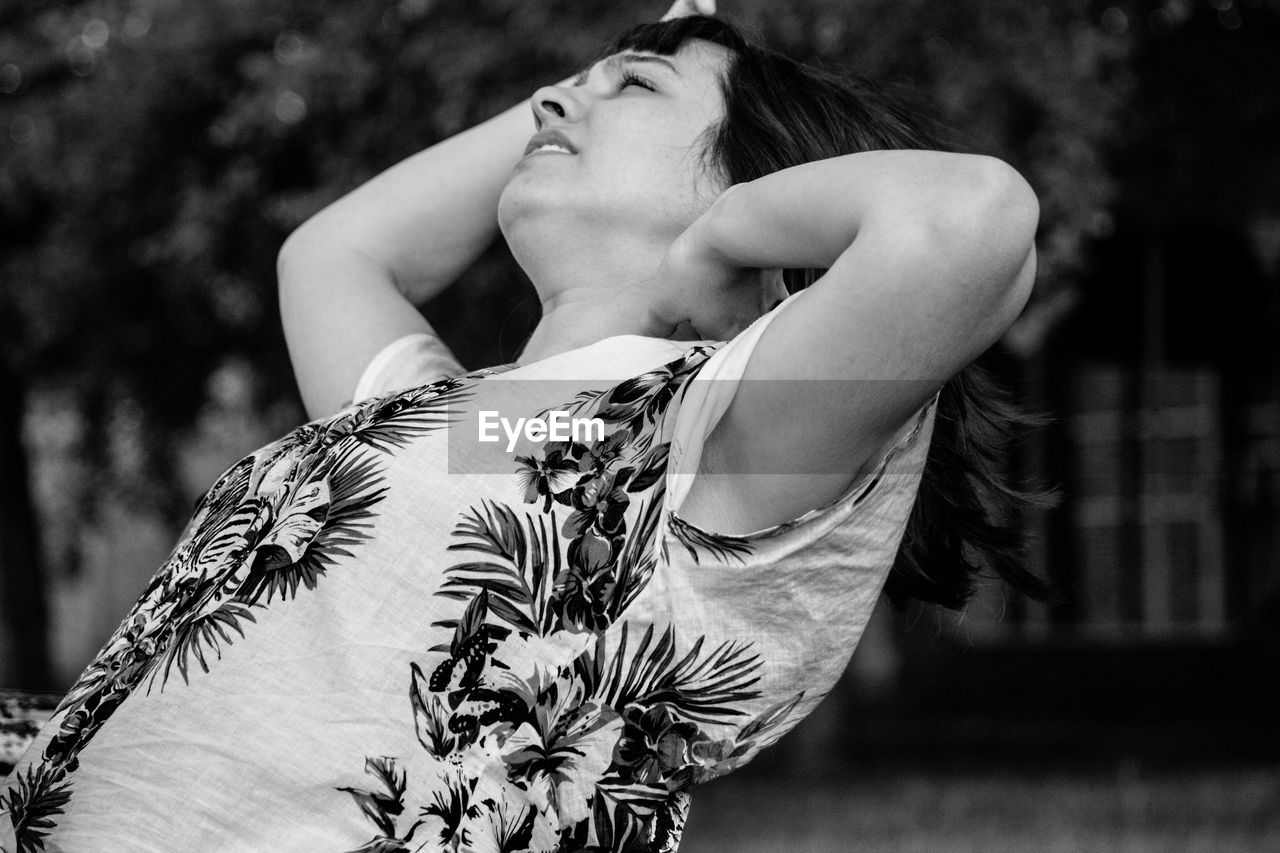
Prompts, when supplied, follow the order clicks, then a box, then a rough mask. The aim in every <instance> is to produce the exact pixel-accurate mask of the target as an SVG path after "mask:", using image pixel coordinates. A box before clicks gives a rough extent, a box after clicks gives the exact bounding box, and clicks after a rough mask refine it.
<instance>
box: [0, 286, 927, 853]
mask: <svg viewBox="0 0 1280 853" xmlns="http://www.w3.org/2000/svg"><path fill="white" fill-rule="evenodd" d="M792 298H793V299H794V298H795V297H792ZM783 308H785V303H784V306H783ZM779 310H782V309H781V308H780V309H776V310H775V311H774V312H772V313H771V314H769V315H766V316H765V317H764V318H762V319H761V320H759V321H757V322H756V323H755V324H754V325H753V326H752V327H751V328H750V329H748V330H747V331H745V332H744V333H742V334H741V335H739V336H738V337H736V338H735V339H734V340H733V341H731V342H728V343H723V344H722V343H710V344H708V343H689V342H674V341H666V340H660V339H655V338H642V337H636V336H623V337H616V338H609V339H607V340H603V341H600V342H598V343H596V344H593V345H591V346H588V347H585V348H582V349H578V350H574V351H572V352H568V353H564V354H562V355H559V356H555V357H553V358H550V359H546V360H544V361H541V362H537V363H535V364H531V365H527V366H524V367H518V368H506V369H489V370H481V371H476V372H473V373H466V374H461V375H452V376H443V377H434V376H428V377H420V378H421V379H422V380H423V381H426V379H434V381H430V382H428V383H427V384H417V385H415V386H414V387H410V388H408V389H407V390H398V391H392V392H391V393H381V394H379V395H377V396H373V397H371V398H369V399H364V400H361V401H359V402H357V403H355V404H354V405H352V406H350V407H349V408H347V409H346V410H344V411H342V412H340V413H338V414H337V415H334V416H333V417H330V418H325V419H322V420H319V421H315V422H313V423H309V424H306V425H304V426H301V427H299V428H298V429H296V430H294V431H293V432H292V433H290V434H289V435H287V436H285V437H284V438H282V439H280V440H279V441H277V442H275V443H273V444H271V445H268V446H267V447H264V448H262V449H261V450H259V451H257V452H255V453H253V454H251V455H250V456H248V457H246V458H245V459H243V460H241V461H240V462H238V463H236V464H235V465H233V466H231V468H230V469H229V470H228V471H227V472H226V473H225V474H224V475H222V477H221V478H220V479H219V480H218V481H217V483H215V484H214V486H213V488H212V489H211V490H210V491H209V492H208V494H207V495H206V496H205V497H204V498H203V499H202V500H201V501H200V503H199V505H198V506H197V509H196V513H195V516H194V518H193V519H192V520H191V522H190V524H189V525H188V527H187V529H186V531H185V532H184V534H183V535H182V537H181V539H180V540H179V542H178V544H177V546H176V548H175V549H174V551H173V553H172V555H171V556H170V558H169V559H168V561H167V562H166V563H165V564H164V565H163V566H162V567H161V569H160V570H159V572H158V573H157V574H156V575H155V577H154V579H153V580H152V581H151V583H150V585H149V586H148V587H147V588H146V590H145V591H144V592H143V593H142V595H141V597H140V598H139V600H138V602H137V604H136V605H135V606H134V608H133V610H132V611H131V612H130V613H129V614H128V615H127V616H126V617H125V619H124V621H123V623H122V624H121V625H120V627H119V628H118V629H117V631H116V632H115V634H114V635H113V636H112V637H111V639H110V640H109V641H108V642H107V644H106V645H105V646H104V647H103V649H102V651H101V652H99V654H98V655H97V657H96V658H95V659H94V660H93V662H92V663H91V664H90V665H89V666H88V668H87V669H86V670H85V671H84V673H83V675H81V677H80V679H79V681H78V682H77V683H76V684H75V686H74V687H73V688H72V690H71V691H70V693H68V694H67V696H66V697H65V698H64V699H63V700H62V703H61V705H60V706H59V708H58V710H57V711H56V712H55V714H54V715H53V717H52V718H51V719H50V721H49V722H48V724H46V725H45V726H44V727H43V728H42V729H41V731H40V732H39V734H38V735H37V736H36V738H35V740H34V742H33V744H32V746H31V747H30V749H28V751H27V752H26V753H25V755H24V756H23V757H22V759H21V760H20V761H19V763H18V765H17V767H16V768H15V770H14V772H13V773H12V774H11V775H10V776H9V777H8V778H7V779H5V780H3V781H0V848H3V849H4V850H5V851H15V850H17V851H23V853H28V851H42V850H47V851H65V853H79V852H80V851H85V853H110V851H126V850H127V851H131V853H138V851H165V853H171V851H184V853H188V852H189V851H204V850H217V851H262V850H274V851H308V852H309V853H314V852H315V851H334V853H343V852H344V851H345V852H346V853H354V851H369V852H370V853H373V851H376V852H377V853H397V851H477V853H479V851H484V853H498V851H506V853H517V851H566V853H568V851H670V850H674V849H675V848H676V846H677V844H678V842H679V837H680V832H681V828H682V825H683V823H684V818H685V815H686V813H687V809H688V804H689V800H688V792H689V790H690V789H691V788H692V787H693V786H695V785H697V784H699V783H702V782H705V781H707V780H709V779H712V778H714V777H716V776H719V775H722V774H724V773H727V772H729V771H731V770H732V769H734V768H735V767H738V766H740V765H742V764H744V763H746V762H747V761H749V760H750V759H751V758H752V757H753V756H754V755H755V754H756V753H757V752H758V751H759V750H760V749H762V748H764V747H765V746H768V745H769V744H771V743H773V742H774V741H776V740H777V739H778V738H779V737H781V736H782V735H783V734H784V733H785V732H787V731H788V730H790V729H791V728H792V727H793V726H795V724H796V723H797V722H798V721H799V720H800V719H801V718H803V717H804V716H805V715H806V714H807V713H808V712H809V711H810V710H812V709H813V707H814V706H815V705H816V704H817V702H818V701H819V700H820V699H821V698H822V697H823V695H825V694H826V692H827V691H828V690H829V689H830V688H831V687H832V686H833V684H834V683H835V681H836V679H837V678H838V676H839V675H840V673H841V671H842V670H843V668H844V666H845V664H846V662H847V661H848V659H849V656H850V654H851V653H852V651H853V648H854V646H855V645H856V643H857V640H858V638H859V636H860V635H861V632H862V629H863V627H864V625H865V624H866V621H867V619H868V617H869V615H870V613H871V610H872V607H873V605H874V604H875V601H876V599H877V597H878V595H879V592H880V589H881V586H882V584H883V582H884V580H885V576H886V574H887V573H888V571H889V568H890V566H891V565H892V562H893V558H894V555H895V553H896V551H897V547H898V543H899V540H900V538H901V536H902V533H903V529H904V527H905V524H906V520H907V516H908V513H909V511H910V508H911V505H912V502H913V500H914V497H915V491H916V487H917V485H918V481H919V476H920V471H921V468H922V467H923V463H924V457H925V453H926V451H927V448H928V443H929V436H930V433H931V430H932V423H933V402H930V403H929V404H927V405H926V406H924V407H923V408H922V409H921V410H920V412H919V413H918V414H917V415H916V416H915V417H913V418H912V419H911V420H910V421H909V422H908V423H905V424H903V426H902V429H901V430H900V431H899V433H898V435H897V436H895V438H894V439H893V440H892V441H891V442H890V443H889V446H888V447H887V448H886V450H885V452H884V453H883V457H882V458H881V459H880V461H879V465H878V466H875V467H874V468H873V469H872V470H871V472H870V473H869V474H868V475H866V476H865V477H863V478H861V479H860V480H859V481H858V482H857V483H855V484H854V485H853V486H851V487H850V488H849V490H848V491H847V492H846V493H845V494H844V495H843V496H841V497H840V498H839V499H837V500H836V501H834V502H832V503H831V504H830V505H828V506H826V507H823V508H821V509H817V510H814V511H812V512H809V513H807V514H805V515H804V516H802V517H800V518H798V519H795V520H794V521H791V522H788V523H786V524H782V525H778V526H776V527H771V528H768V529H765V530H762V531H758V532H756V533H752V534H749V535H745V536H727V535H719V534H716V533H715V532H712V531H706V530H702V529H699V528H698V527H696V526H694V525H693V524H691V523H689V522H687V521H686V520H684V519H682V518H681V517H680V515H679V513H678V508H679V505H680V502H681V500H682V499H683V496H684V495H685V494H686V493H687V491H688V488H689V486H690V483H691V480H692V472H693V471H695V470H696V468H697V464H698V457H699V455H700V451H701V446H702V441H703V439H704V438H705V437H706V435H707V434H708V433H709V432H710V430H711V428H712V427H714V425H715V423H716V421H717V420H718V418H719V416H720V415H721V413H722V412H723V411H724V409H725V408H726V407H727V405H728V402H729V399H730V398H731V397H732V394H733V389H734V385H735V382H736V379H737V377H740V376H741V373H742V369H743V366H744V365H745V363H746V359H747V356H748V355H749V354H750V352H751V349H752V347H754V345H755V343H756V341H757V340H758V339H759V337H760V334H761V333H762V332H763V330H764V329H765V328H766V327H767V325H768V323H769V322H770V320H771V318H772V317H774V316H776V314H777V313H778V311H779ZM401 348H402V349H403V345H401ZM583 377H588V378H583ZM711 379H714V380H716V381H704V380H711ZM375 384H376V383H375ZM380 390H382V391H384V392H385V391H386V390H390V389H380ZM570 390H572V392H573V393H569V391H570ZM503 395H505V397H506V399H505V400H504V402H503V404H502V406H501V408H504V409H505V410H507V411H511V410H513V407H514V409H515V410H519V411H522V412H526V413H536V412H546V411H548V410H552V409H568V410H572V411H575V412H579V413H585V414H586V415H590V416H593V417H595V418H598V419H599V420H601V421H603V423H604V425H605V434H604V435H602V436H601V435H599V434H597V435H596V436H594V437H592V438H590V439H582V440H572V441H567V440H551V439H550V438H549V437H548V438H547V439H546V440H543V441H538V440H536V437H534V438H532V439H531V440H530V442H528V443H526V445H525V446H523V447H522V448H519V449H518V450H516V451H515V452H513V453H510V454H506V455H503V454H502V451H503V450H505V448H504V447H503V445H502V443H499V444H496V445H492V448H493V453H494V454H495V455H493V456H492V457H488V456H486V457H485V459H480V456H484V455H485V453H487V452H488V451H487V449H488V448H489V447H490V445H485V446H484V448H485V449H484V451H483V452H482V449H481V446H480V445H479V444H477V443H475V442H468V441H465V440H462V441H460V440H458V435H457V434H458V433H459V432H460V429H461V427H462V425H463V424H464V422H466V419H467V418H468V417H471V416H473V415H474V414H475V413H476V412H478V411H480V410H482V409H485V408H486V407H492V406H493V405H494V404H493V399H492V398H493V397H494V396H503ZM451 436H452V437H451ZM10 824H12V829H11V828H10Z"/></svg>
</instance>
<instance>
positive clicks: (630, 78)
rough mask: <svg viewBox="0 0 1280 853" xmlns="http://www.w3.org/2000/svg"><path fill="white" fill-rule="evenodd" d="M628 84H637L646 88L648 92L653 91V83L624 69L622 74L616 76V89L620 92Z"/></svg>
mask: <svg viewBox="0 0 1280 853" xmlns="http://www.w3.org/2000/svg"><path fill="white" fill-rule="evenodd" d="M628 86H639V87H640V88H641V89H648V90H649V91H650V92H653V91H655V88H654V85H653V83H651V82H650V81H649V80H646V79H645V78H643V77H639V76H637V75H635V74H632V73H631V72H630V71H624V72H623V73H622V76H621V77H619V78H618V91H619V92H621V91H622V90H623V89H625V88H627V87H628Z"/></svg>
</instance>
